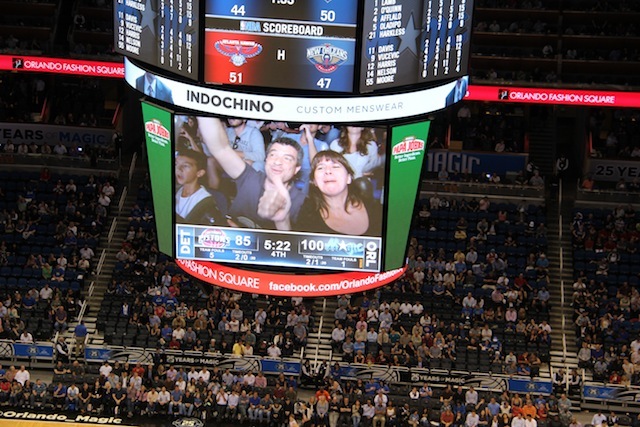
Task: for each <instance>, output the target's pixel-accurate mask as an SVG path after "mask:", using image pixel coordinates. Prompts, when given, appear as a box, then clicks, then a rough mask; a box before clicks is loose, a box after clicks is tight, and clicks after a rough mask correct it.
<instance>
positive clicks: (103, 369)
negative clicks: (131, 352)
mask: <svg viewBox="0 0 640 427" xmlns="http://www.w3.org/2000/svg"><path fill="white" fill-rule="evenodd" d="M99 371H100V375H102V376H103V377H105V378H106V377H108V376H109V374H110V373H111V371H113V367H111V365H109V362H106V361H105V362H104V364H103V365H102V366H100V369H99Z"/></svg>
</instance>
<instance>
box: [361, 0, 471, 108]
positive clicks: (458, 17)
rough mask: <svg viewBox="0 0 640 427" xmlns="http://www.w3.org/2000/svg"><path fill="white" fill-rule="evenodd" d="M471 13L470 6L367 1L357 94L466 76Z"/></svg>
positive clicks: (463, 2)
mask: <svg viewBox="0 0 640 427" xmlns="http://www.w3.org/2000/svg"><path fill="white" fill-rule="evenodd" d="M472 11H473V1H472V0H365V8H364V24H363V33H362V52H361V54H362V55H361V66H360V92H361V93H365V92H371V91H375V90H379V89H384V88H394V87H399V86H406V85H412V84H420V83H429V82H434V81H437V80H443V79H453V78H458V77H461V76H463V75H465V74H466V73H467V67H468V58H469V50H470V36H471V14H472ZM462 89H465V88H462ZM460 93H462V92H460ZM462 96H464V94H462ZM456 101H457V100H456Z"/></svg>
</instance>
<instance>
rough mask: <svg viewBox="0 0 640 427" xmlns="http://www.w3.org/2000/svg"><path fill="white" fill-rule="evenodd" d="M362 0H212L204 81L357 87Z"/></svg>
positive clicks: (330, 88) (327, 88) (208, 7)
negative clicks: (359, 16) (357, 59)
mask: <svg viewBox="0 0 640 427" xmlns="http://www.w3.org/2000/svg"><path fill="white" fill-rule="evenodd" d="M357 14H358V0H340V1H334V2H330V1H327V0H305V1H300V0H298V1H295V0H278V1H275V0H274V1H265V0H246V1H242V2H238V1H237V0H208V1H207V3H206V8H205V35H204V38H205V51H204V55H205V62H204V81H205V82H207V83H223V84H233V85H248V86H263V87H276V88H278V87H280V88H282V87H285V88H287V89H304V90H320V91H331V92H352V91H353V79H354V73H355V67H354V64H355V57H356V27H357V21H358V18H357V17H358V15H357Z"/></svg>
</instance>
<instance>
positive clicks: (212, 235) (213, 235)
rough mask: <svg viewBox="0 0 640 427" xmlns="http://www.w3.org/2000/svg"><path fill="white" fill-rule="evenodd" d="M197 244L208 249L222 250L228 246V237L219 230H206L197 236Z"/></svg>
mask: <svg viewBox="0 0 640 427" xmlns="http://www.w3.org/2000/svg"><path fill="white" fill-rule="evenodd" d="M198 243H200V244H201V245H202V246H206V247H208V248H224V247H225V246H227V245H229V237H228V236H227V235H226V234H225V232H224V231H222V230H220V229H219V228H207V229H206V230H204V231H203V232H202V234H201V235H200V236H198Z"/></svg>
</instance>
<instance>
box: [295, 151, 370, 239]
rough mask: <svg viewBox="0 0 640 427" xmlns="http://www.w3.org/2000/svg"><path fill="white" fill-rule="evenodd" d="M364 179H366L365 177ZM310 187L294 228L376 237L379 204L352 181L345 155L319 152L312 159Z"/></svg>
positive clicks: (352, 176)
mask: <svg viewBox="0 0 640 427" xmlns="http://www.w3.org/2000/svg"><path fill="white" fill-rule="evenodd" d="M364 180H365V181H366V182H368V180H366V178H365V179H364ZM310 181H311V186H310V188H309V196H308V197H307V199H306V200H305V202H304V204H303V206H302V210H301V211H300V215H299V216H298V221H297V222H296V229H299V230H301V231H311V232H316V233H339V234H348V235H355V236H360V235H371V236H379V235H380V232H381V230H380V228H381V222H380V220H381V205H380V204H379V203H377V202H376V201H375V200H374V199H373V196H372V195H369V194H367V191H366V190H365V191H362V189H361V188H354V187H355V186H357V185H358V183H357V182H355V180H354V171H353V169H352V168H351V165H350V164H349V162H348V161H347V159H345V157H344V156H343V155H342V154H340V153H337V152H335V151H331V150H327V151H321V152H319V153H318V154H316V156H315V157H314V158H313V160H312V162H311V174H310Z"/></svg>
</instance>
